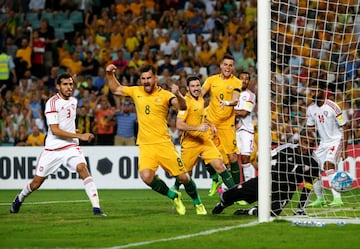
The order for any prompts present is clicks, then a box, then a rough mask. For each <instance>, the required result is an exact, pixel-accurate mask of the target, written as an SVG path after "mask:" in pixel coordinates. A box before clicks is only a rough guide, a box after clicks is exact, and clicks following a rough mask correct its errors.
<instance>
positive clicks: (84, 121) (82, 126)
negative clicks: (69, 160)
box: [76, 105, 94, 146]
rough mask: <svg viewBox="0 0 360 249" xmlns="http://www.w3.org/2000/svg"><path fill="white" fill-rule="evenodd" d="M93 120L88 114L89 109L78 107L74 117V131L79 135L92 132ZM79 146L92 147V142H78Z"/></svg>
mask: <svg viewBox="0 0 360 249" xmlns="http://www.w3.org/2000/svg"><path fill="white" fill-rule="evenodd" d="M93 122H94V118H93V117H92V116H91V115H90V113H89V108H88V107H87V106H86V105H83V106H80V107H79V111H78V113H77V115H76V130H77V132H79V133H92V132H93ZM79 144H80V145H82V146H83V145H94V141H93V140H92V141H80V142H79Z"/></svg>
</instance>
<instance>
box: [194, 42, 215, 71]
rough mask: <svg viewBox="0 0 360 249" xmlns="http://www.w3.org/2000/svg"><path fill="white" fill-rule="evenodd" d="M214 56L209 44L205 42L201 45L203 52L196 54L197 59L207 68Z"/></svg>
mask: <svg viewBox="0 0 360 249" xmlns="http://www.w3.org/2000/svg"><path fill="white" fill-rule="evenodd" d="M213 54H214V53H213V52H212V51H211V49H210V45H209V43H208V42H207V41H204V42H203V43H202V45H201V50H200V51H198V52H197V53H196V55H195V56H196V57H195V58H196V61H197V62H198V63H199V64H200V65H201V66H202V67H207V66H208V65H209V61H210V58H211V56H212V55H213Z"/></svg>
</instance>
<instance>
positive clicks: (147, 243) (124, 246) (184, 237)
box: [103, 221, 259, 249]
mask: <svg viewBox="0 0 360 249" xmlns="http://www.w3.org/2000/svg"><path fill="white" fill-rule="evenodd" d="M257 224H259V222H258V221H253V222H250V223H246V224H240V225H236V226H228V227H220V228H216V229H211V230H206V231H202V232H199V233H193V234H186V235H181V236H176V237H170V238H164V239H158V240H149V241H142V242H136V243H130V244H126V245H121V246H114V247H106V248H103V249H122V248H130V247H137V246H144V245H149V244H154V243H158V242H166V241H173V240H180V239H189V238H193V237H198V236H203V235H210V234H214V233H218V232H222V231H228V230H233V229H237V228H241V227H251V226H255V225H257Z"/></svg>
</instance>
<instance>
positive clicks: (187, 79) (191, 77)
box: [186, 75, 200, 86]
mask: <svg viewBox="0 0 360 249" xmlns="http://www.w3.org/2000/svg"><path fill="white" fill-rule="evenodd" d="M193 80H198V81H200V78H199V77H198V76H196V75H190V76H189V77H187V78H186V85H187V86H189V84H190V81H193Z"/></svg>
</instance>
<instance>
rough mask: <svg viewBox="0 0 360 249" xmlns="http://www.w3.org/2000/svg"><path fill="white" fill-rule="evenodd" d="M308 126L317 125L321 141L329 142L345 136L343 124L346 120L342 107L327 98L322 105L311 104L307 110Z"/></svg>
mask: <svg viewBox="0 0 360 249" xmlns="http://www.w3.org/2000/svg"><path fill="white" fill-rule="evenodd" d="M306 115H307V123H306V124H307V126H316V128H317V131H318V133H319V135H320V142H321V143H329V142H333V141H334V140H338V141H340V140H341V139H342V138H343V130H342V128H341V127H342V126H343V125H345V123H346V120H345V118H344V116H343V114H342V111H341V109H340V107H339V106H338V105H337V104H336V103H335V102H333V101H331V100H329V99H326V100H325V102H324V104H323V105H322V106H320V107H319V106H317V105H316V104H314V103H313V104H311V105H310V106H309V107H308V109H307V112H306Z"/></svg>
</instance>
